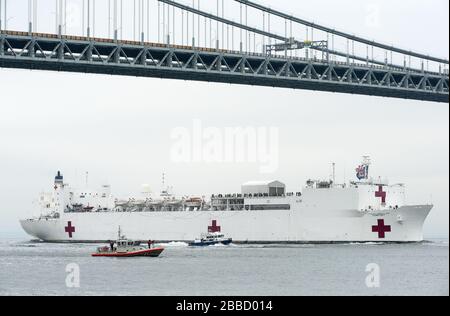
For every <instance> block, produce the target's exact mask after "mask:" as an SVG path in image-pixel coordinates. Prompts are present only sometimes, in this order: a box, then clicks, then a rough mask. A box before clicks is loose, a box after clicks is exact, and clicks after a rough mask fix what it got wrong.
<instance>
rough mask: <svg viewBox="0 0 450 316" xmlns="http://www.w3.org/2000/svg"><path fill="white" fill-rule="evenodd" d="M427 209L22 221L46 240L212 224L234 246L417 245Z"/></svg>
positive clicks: (159, 232)
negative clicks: (233, 243) (253, 244)
mask: <svg viewBox="0 0 450 316" xmlns="http://www.w3.org/2000/svg"><path fill="white" fill-rule="evenodd" d="M431 209H432V205H418V206H401V207H399V208H398V209H393V210H391V209H389V210H380V211H370V212H367V211H366V212H362V211H358V210H356V209H348V210H345V209H341V210H336V209H331V208H330V209H320V210H319V209H317V208H316V207H313V206H310V207H299V208H293V209H291V210H264V211H185V212H104V213H102V212H96V213H61V215H60V218H58V219H30V220H23V221H21V222H20V223H21V225H22V227H23V229H24V230H25V231H26V232H27V233H28V234H29V235H31V236H33V237H34V238H37V239H40V240H43V241H47V242H103V241H107V240H114V238H115V237H116V235H117V229H118V227H119V226H120V227H121V228H122V230H123V231H124V232H126V234H127V237H129V238H131V239H136V240H149V239H151V240H158V241H186V242H189V241H193V240H195V239H196V238H198V237H199V236H200V235H201V234H202V233H204V232H206V231H207V230H208V227H210V226H211V225H213V222H214V223H216V225H217V226H220V231H221V232H223V233H225V234H226V235H227V236H229V237H231V238H233V240H234V241H235V242H238V243H245V242H248V243H334V242H421V241H423V239H424V237H423V224H424V222H425V219H426V218H427V216H428V214H429V212H430V211H431Z"/></svg>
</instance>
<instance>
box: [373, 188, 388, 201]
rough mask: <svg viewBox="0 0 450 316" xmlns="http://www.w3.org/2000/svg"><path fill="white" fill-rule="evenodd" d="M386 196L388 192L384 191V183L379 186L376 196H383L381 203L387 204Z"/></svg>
mask: <svg viewBox="0 0 450 316" xmlns="http://www.w3.org/2000/svg"><path fill="white" fill-rule="evenodd" d="M386 196H387V193H386V192H385V191H383V186H382V185H380V186H378V191H377V192H375V197H377V198H381V203H383V204H386Z"/></svg>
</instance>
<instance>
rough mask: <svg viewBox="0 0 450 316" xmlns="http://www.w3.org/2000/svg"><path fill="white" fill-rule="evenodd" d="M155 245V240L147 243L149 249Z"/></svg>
mask: <svg viewBox="0 0 450 316" xmlns="http://www.w3.org/2000/svg"><path fill="white" fill-rule="evenodd" d="M154 243H155V242H154V241H153V240H149V241H148V242H147V244H148V249H152V246H153V244H154Z"/></svg>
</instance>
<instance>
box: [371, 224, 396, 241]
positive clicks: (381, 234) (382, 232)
mask: <svg viewBox="0 0 450 316" xmlns="http://www.w3.org/2000/svg"><path fill="white" fill-rule="evenodd" d="M391 231H392V228H391V226H390V225H385V224H384V219H379V220H378V225H376V226H372V232H373V233H378V238H379V239H384V238H386V233H390V232H391Z"/></svg>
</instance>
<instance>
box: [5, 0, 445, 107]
mask: <svg viewBox="0 0 450 316" xmlns="http://www.w3.org/2000/svg"><path fill="white" fill-rule="evenodd" d="M11 2H13V3H14V5H15V8H13V9H15V11H14V13H12V10H13V9H12V8H11ZM19 2H20V3H21V4H22V5H18V3H19ZM49 3H50V2H48V1H47V5H42V7H39V6H38V5H41V4H42V2H41V1H37V0H22V1H19V0H15V1H8V0H0V67H3V68H20V69H38V70H51V71H65V72H80V73H96V74H108V75H125V76H138V77H156V78H169V79H182V80H194V81H207V82H220V83H231V84H244V85H258V86H269V87H283V88H293V89H306V90H316V91H328V92H337V93H348V94H360V95H371V96H382V97H392V98H402V99H414V100H424V101H432V102H444V103H448V102H449V71H448V67H449V62H448V59H445V58H439V57H434V56H429V55H427V54H423V53H419V52H414V51H410V50H406V49H402V48H397V47H394V46H392V45H386V44H383V43H380V42H376V41H373V40H368V39H365V38H363V37H359V36H355V35H353V34H349V33H345V32H341V31H338V30H335V29H333V28H329V27H326V26H323V25H320V24H316V23H313V22H310V21H307V20H304V19H301V18H298V17H296V16H293V15H290V14H286V13H284V12H282V11H279V10H275V9H273V8H269V7H267V6H264V5H262V4H259V3H258V2H256V1H247V0H226V1H225V0H209V1H206V0H193V1H192V2H190V1H189V3H187V1H186V0H185V1H183V0H177V1H175V0H132V1H131V0H127V1H123V0H78V1H74V0H55V1H54V2H53V4H49ZM24 12H28V15H27V14H26V13H24ZM41 16H45V17H44V18H43V17H41ZM14 20H15V21H14ZM12 22H14V23H15V26H14V27H10V25H11V24H12Z"/></svg>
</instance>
